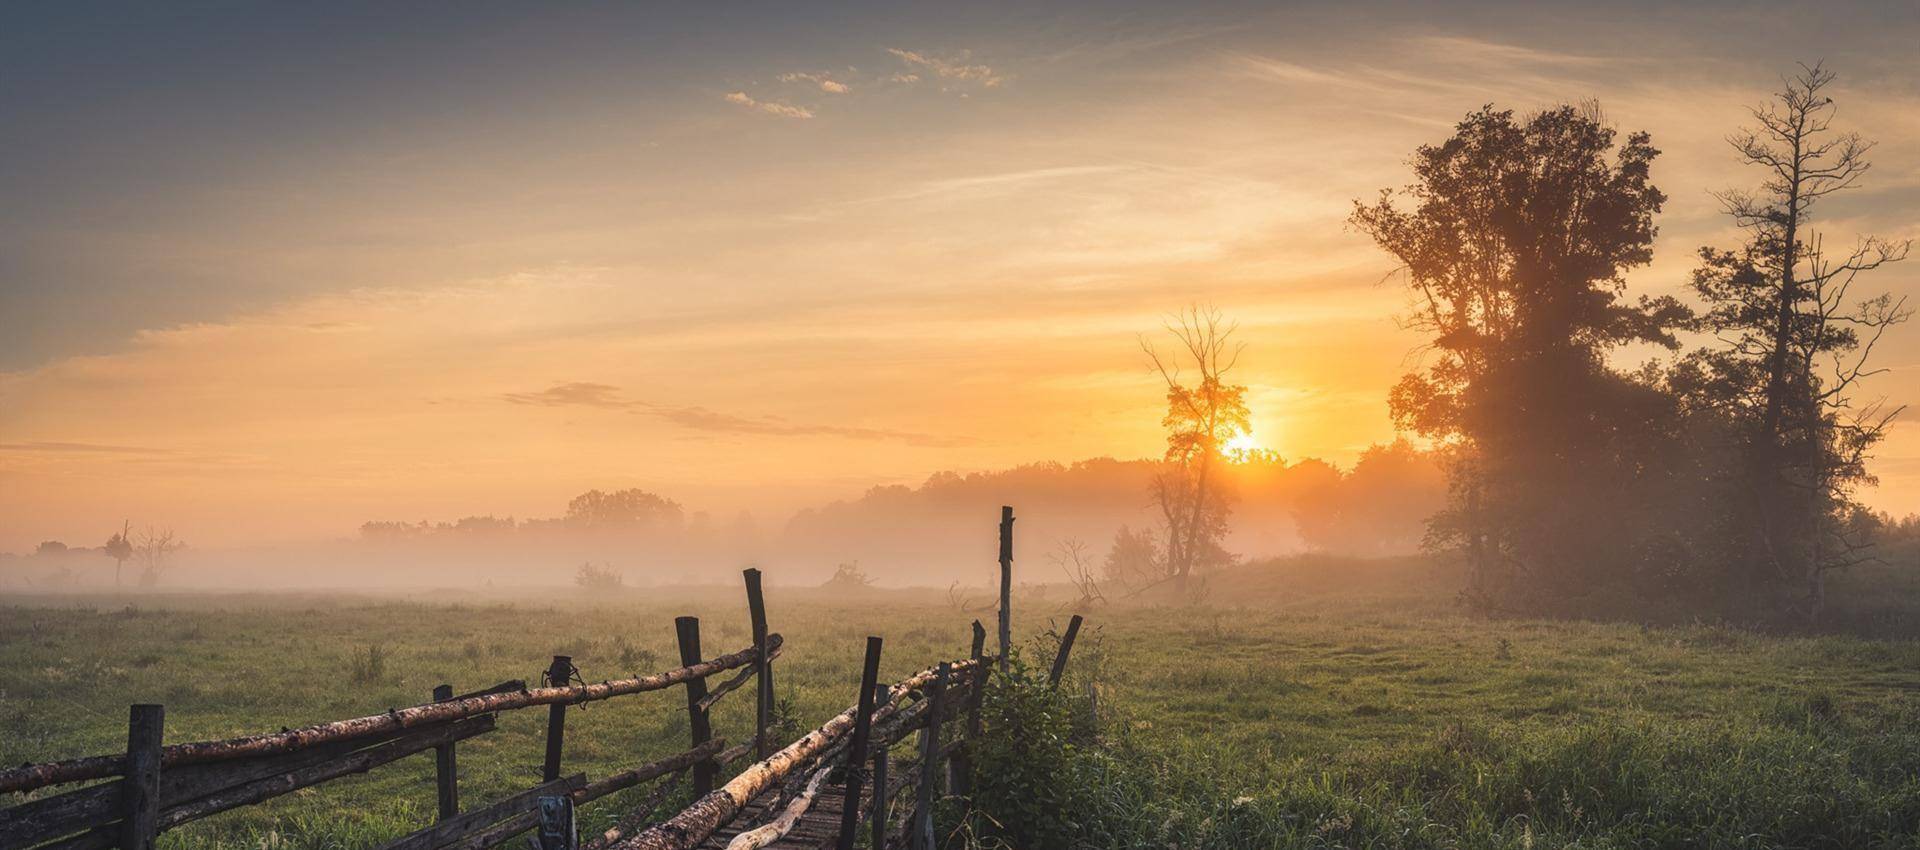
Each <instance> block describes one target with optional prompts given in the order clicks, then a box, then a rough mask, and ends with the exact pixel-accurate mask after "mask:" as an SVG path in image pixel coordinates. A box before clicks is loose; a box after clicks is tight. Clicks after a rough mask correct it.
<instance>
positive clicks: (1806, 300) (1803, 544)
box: [1673, 65, 1912, 619]
mask: <svg viewBox="0 0 1920 850" xmlns="http://www.w3.org/2000/svg"><path fill="white" fill-rule="evenodd" d="M1833 79H1834V75H1833V72H1832V71H1829V70H1827V69H1826V68H1824V67H1822V66H1820V65H1814V66H1812V67H1807V66H1802V67H1801V69H1800V73H1798V74H1797V75H1795V76H1793V77H1790V78H1788V79H1786V80H1784V81H1783V87H1782V89H1781V90H1780V91H1779V92H1778V93H1777V94H1776V95H1775V96H1774V97H1773V98H1772V99H1771V100H1770V101H1769V102H1767V103H1765V104H1762V105H1761V106H1759V107H1756V108H1754V109H1753V110H1752V116H1753V120H1754V122H1755V124H1756V125H1757V126H1756V127H1754V128H1751V129H1747V130H1743V131H1741V132H1740V133H1738V134H1736V135H1735V136H1733V137H1732V138H1731V139H1730V140H1729V141H1730V142H1731V143H1732V145H1733V147H1734V150H1735V151H1736V153H1737V154H1738V156H1739V158H1740V159H1741V161H1742V162H1744V163H1746V164H1748V165H1751V166H1755V167H1758V168H1759V169H1760V170H1761V171H1762V173H1763V175H1764V176H1763V178H1762V182H1761V184H1760V186H1759V188H1758V190H1757V191H1730V192H1726V193H1723V194H1721V196H1720V198H1721V200H1722V202H1723V203H1724V205H1725V208H1726V212H1727V214H1728V215H1730V216H1731V217H1732V218H1733V220H1734V221H1735V222H1736V223H1737V224H1738V225H1739V226H1740V228H1741V230H1742V231H1743V233H1744V234H1745V236H1746V239H1745V241H1744V242H1743V244H1741V245H1739V246H1738V247H1736V248H1732V249H1717V248H1713V247H1706V248H1702V249H1701V250H1700V260H1701V262H1700V266H1699V268H1698V269H1697V270H1696V271H1695V272H1694V275H1693V281H1692V283H1693V289H1694V291H1695V292H1696V293H1697V294H1698V295H1699V297H1700V298H1701V300H1702V301H1703V302H1704V303H1705V304H1706V306H1707V310H1706V312H1705V315H1704V319H1705V321H1704V324H1705V327H1706V329H1708V330H1710V331H1712V332H1713V333H1714V334H1715V335H1716V336H1717V337H1718V338H1719V340H1720V342H1721V345H1719V346H1717V347H1711V348H1706V349H1702V350H1701V351H1698V352H1695V353H1694V354H1693V355H1692V356H1691V357H1689V358H1688V360H1687V361H1686V362H1685V363H1683V364H1682V366H1681V367H1680V368H1679V369H1677V370H1676V371H1675V376H1674V382H1673V383H1674V386H1675V390H1676V392H1678V393H1680V394H1681V395H1682V396H1683V398H1685V400H1686V401H1687V402H1688V403H1689V405H1690V408H1691V409H1692V410H1694V411H1696V415H1697V418H1699V419H1704V420H1709V421H1708V422H1707V424H1705V425H1703V426H1701V427H1702V430H1704V431H1706V432H1707V433H1708V434H1710V435H1712V436H1713V437H1715V438H1716V444H1717V445H1718V446H1731V449H1730V450H1729V451H1728V452H1727V454H1728V456H1729V458H1730V460H1731V461H1732V463H1731V466H1730V467H1729V468H1727V469H1725V470H1723V471H1722V474H1721V475H1720V477H1719V480H1720V482H1721V483H1722V484H1723V485H1724V487H1723V489H1724V490H1725V491H1726V492H1725V494H1724V497H1723V498H1722V499H1721V501H1722V503H1724V504H1727V505H1729V506H1731V508H1732V510H1731V511H1730V512H1728V513H1727V514H1726V515H1725V516H1722V517H1721V518H1720V519H1719V523H1720V525H1721V526H1722V527H1723V529H1724V532H1725V534H1726V536H1727V545H1726V546H1725V547H1724V554H1723V557H1725V558H1726V559H1728V560H1729V561H1730V563H1729V565H1728V569H1727V576H1726V578H1727V579H1728V580H1729V581H1730V582H1731V583H1734V584H1737V585H1738V586H1739V588H1740V590H1741V591H1742V592H1743V594H1744V596H1745V603H1746V604H1747V605H1748V606H1750V607H1752V608H1754V609H1756V610H1760V611H1778V612H1787V613H1790V614H1793V615H1795V616H1798V617H1801V618H1806V619H1812V618H1816V617H1818V615H1819V612H1820V609H1821V607H1822V605H1823V603H1824V601H1825V596H1826V589H1825V588H1826V585H1825V577H1826V575H1827V573H1828V572H1830V571H1832V570H1834V569H1839V568H1842V567H1845V566H1848V565H1851V564H1853V563H1856V562H1857V561H1859V560H1860V559H1861V557H1862V555H1861V553H1862V552H1863V551H1864V550H1866V549H1867V548H1868V547H1869V545H1870V541H1869V540H1868V538H1867V531H1868V529H1870V528H1871V527H1872V526H1873V525H1874V523H1873V522H1872V521H1871V518H1870V517H1869V516H1868V515H1867V513H1866V510H1865V508H1864V507H1862V506H1861V505H1860V504H1858V503H1857V502H1856V501H1855V500H1854V499H1853V498H1852V491H1853V489H1854V488H1855V487H1857V486H1858V485H1860V484H1862V483H1867V482H1869V481H1870V480H1871V477H1870V476H1869V475H1868V472H1867V469H1866V463H1865V461H1866V458H1867V456H1868V453H1869V452H1870V451H1871V450H1872V448H1873V446H1874V445H1875V444H1877V443H1879V442H1880V440H1881V437H1882V436H1883V435H1884V433H1885V431H1886V428H1887V425H1888V423H1889V422H1891V421H1892V419H1893V417H1894V416H1896V415H1898V414H1899V412H1900V409H1899V408H1897V407H1896V408H1888V407H1886V406H1884V405H1882V404H1881V403H1879V402H1877V401H1866V402H1861V401H1858V400H1857V399H1856V391H1857V389H1858V384H1859V381H1860V379H1862V378H1864V377H1867V376H1869V375H1872V374H1875V373H1876V371H1879V370H1876V369H1874V368H1873V367H1871V366H1870V365H1869V358H1870V356H1871V355H1872V353H1873V351H1874V348H1875V346H1876V344H1877V343H1879V341H1880V339H1881V337H1882V335H1883V334H1885V333H1886V331H1887V330H1888V329H1889V328H1891V327H1893V326H1894V325H1898V324H1900V323H1902V322H1905V321H1906V320H1907V319H1908V318H1910V317H1911V316H1912V311H1911V310H1909V309H1907V307H1906V304H1905V300H1904V299H1895V298H1893V297H1892V296H1891V295H1889V294H1887V293H1877V294H1873V295H1869V296H1866V297H1864V298H1862V297H1858V296H1857V295H1856V294H1855V293H1854V290H1853V287H1854V284H1855V282H1856V280H1857V279H1858V278H1859V276H1860V275H1862V274H1865V273H1868V272H1872V271H1874V270H1875V269H1878V268H1880V267H1881V266H1883V265H1886V264H1888V263H1892V262H1897V261H1899V260H1901V259H1903V258H1905V257H1906V255H1907V252H1908V250H1909V248H1910V247H1911V243H1909V242H1905V241H1900V242H1894V241H1888V240H1885V239H1881V238H1878V237H1873V236H1865V237H1860V238H1858V239H1857V240H1855V241H1854V243H1853V244H1852V246H1851V247H1849V248H1846V249H1844V250H1840V251H1837V252H1836V251H1831V250H1829V249H1828V248H1827V246H1826V241H1825V239H1824V238H1823V237H1822V235H1821V234H1820V233H1818V232H1816V231H1815V230H1814V229H1813V227H1812V218H1813V212H1814V209H1815V208H1816V206H1818V205H1819V204H1820V202H1821V201H1823V200H1824V199H1826V198H1827V197H1829V196H1831V195H1834V194H1836V193H1839V192H1843V191H1846V190H1849V189H1853V188H1856V187H1858V186H1859V184H1860V180H1861V178H1862V177H1863V176H1864V175H1865V174H1866V173H1867V171H1868V170H1869V168H1870V167H1871V163H1870V162H1869V161H1868V160H1867V158H1866V154H1867V152H1868V151H1869V150H1871V149H1872V147H1873V144H1872V143H1871V142H1869V141H1866V140H1865V139H1863V138H1861V137H1860V136H1859V135H1858V134H1855V133H1843V132H1840V131H1838V130H1835V129H1834V127H1833V114H1834V111H1835V106H1834V102H1833V99H1832V98H1830V97H1828V96H1827V95H1826V94H1825V91H1826V90H1827V89H1828V87H1829V86H1830V85H1831V84H1832V82H1833ZM1711 448H1713V447H1705V448H1704V449H1703V450H1711Z"/></svg>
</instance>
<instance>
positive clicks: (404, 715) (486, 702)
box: [0, 635, 780, 793]
mask: <svg viewBox="0 0 1920 850" xmlns="http://www.w3.org/2000/svg"><path fill="white" fill-rule="evenodd" d="M767 643H768V645H769V650H770V651H771V649H772V648H774V647H778V646H779V645H780V636H779V635H769V636H768V637H767ZM758 657H759V654H758V652H756V651H755V649H754V648H753V647H747V648H746V649H743V650H740V651H739V652H735V653H732V654H729V655H722V656H720V657H719V658H714V659H711V660H708V661H702V662H700V663H699V664H693V665H689V666H686V667H681V668H679V669H677V670H669V671H667V672H665V673H656V674H654V675H651V676H636V677H634V678H631V679H619V680H615V681H610V682H599V683H595V684H587V685H574V686H571V687H550V688H530V689H526V690H518V691H507V692H503V693H487V694H480V695H476V696H470V697H466V698H464V699H452V700H448V701H446V702H435V703H427V704H426V705H416V706H413V707H412V708H401V709H394V710H391V711H388V712H387V713H385V714H375V715H371V716H368V717H356V718H354V719H352V720H336V721H333V722H331V723H321V724H317V725H314V726H306V727H302V728H299V729H290V730H287V731H284V732H275V733H272V734H267V735H252V736H249V737H245V738H228V739H225V740H220V741H194V742H190V743H184V744H173V745H171V746H168V747H165V748H163V749H162V750H161V751H160V763H161V765H162V766H163V767H173V766H176V765H182V764H196V763H199V762H209V761H223V760H226V759H235V758H247V757H251V756H264V755H273V754H276V753H287V752H293V751H295V750H302V749H306V748H307V747H312V746H316V745H319V744H324V743H328V742H330V741H344V740H349V739H352V738H360V737H365V736H368V735H375V734H378V733H381V732H389V731H394V730H398V729H411V728H413V727H416V726H423V725H426V724H428V723H439V722H443V721H448V720H459V719H462V718H466V717H473V716H475V715H479V714H492V713H494V712H496V711H506V710H509V709H516V708H527V707H530V706H536V705H556V704H567V705H571V704H574V703H582V702H593V701H595V700H603V699H608V698H610V697H617V696H624V695H626V694H637V693H643V692H646V691H658V690H662V689H665V688H670V687H673V686H675V685H679V684H682V683H684V682H687V681H689V680H692V679H704V678H706V677H708V676H711V675H713V674H715V673H720V672H724V671H727V670H732V669H734V668H736V667H740V666H743V665H747V664H752V663H754V660H755V659H756V658H758ZM125 767H126V756H125V755H110V756H88V757H86V758H79V759H71V760H68V761H59V762H49V763H46V764H30V765H24V766H21V767H16V768H11V769H8V770H0V793H5V792H9V791H27V790H31V789H34V788H39V787H42V786H46V785H54V784H58V783H62V782H80V781H84V780H88V779H101V778H105V777H108V776H116V775H119V774H120V773H122V772H123V771H124V770H125Z"/></svg>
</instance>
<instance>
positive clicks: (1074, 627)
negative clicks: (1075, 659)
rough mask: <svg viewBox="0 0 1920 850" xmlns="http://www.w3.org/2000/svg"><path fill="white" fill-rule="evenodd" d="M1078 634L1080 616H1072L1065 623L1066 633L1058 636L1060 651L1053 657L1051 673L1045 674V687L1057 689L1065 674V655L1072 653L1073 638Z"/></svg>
mask: <svg viewBox="0 0 1920 850" xmlns="http://www.w3.org/2000/svg"><path fill="white" fill-rule="evenodd" d="M1078 634H1080V615H1079V614H1075V615H1073V619H1072V620H1068V621H1067V633H1066V634H1064V635H1061V636H1060V651H1059V652H1058V653H1056V654H1055V655H1054V656H1053V672H1051V673H1048V674H1047V687H1049V688H1052V687H1058V686H1059V685H1060V676H1061V675H1063V674H1065V673H1066V672H1067V653H1070V652H1072V651H1073V638H1074V636H1076V635H1078Z"/></svg>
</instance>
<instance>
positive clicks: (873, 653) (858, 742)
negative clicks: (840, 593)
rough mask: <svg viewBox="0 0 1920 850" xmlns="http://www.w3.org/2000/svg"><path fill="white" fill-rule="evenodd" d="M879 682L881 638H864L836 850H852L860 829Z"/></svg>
mask: <svg viewBox="0 0 1920 850" xmlns="http://www.w3.org/2000/svg"><path fill="white" fill-rule="evenodd" d="M879 680H880V638H878V637H875V636H868V637H867V658H866V663H865V665H864V666H862V667H861V670H860V699H859V702H858V703H856V705H857V706H858V707H857V708H855V709H854V713H853V741H852V742H851V745H850V747H849V748H848V750H847V786H846V788H847V790H846V799H845V801H844V802H843V803H842V804H841V806H840V841H839V844H838V845H837V846H838V847H839V850H853V839H854V835H855V833H857V832H858V831H859V828H860V785H861V780H862V779H864V778H865V777H864V776H862V774H864V773H866V752H867V737H868V733H869V732H870V731H871V730H872V727H873V702H874V700H873V697H874V693H873V689H874V686H875V684H876V683H877V682H878V681H879Z"/></svg>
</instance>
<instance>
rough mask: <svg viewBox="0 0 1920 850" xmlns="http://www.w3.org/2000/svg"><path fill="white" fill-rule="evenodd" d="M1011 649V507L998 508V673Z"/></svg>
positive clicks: (1005, 669) (1004, 669)
mask: <svg viewBox="0 0 1920 850" xmlns="http://www.w3.org/2000/svg"><path fill="white" fill-rule="evenodd" d="M1012 648H1013V506H1012V505H1001V506H1000V672H1002V673H1005V672H1007V656H1008V655H1009V654H1010V650H1011V649H1012Z"/></svg>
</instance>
